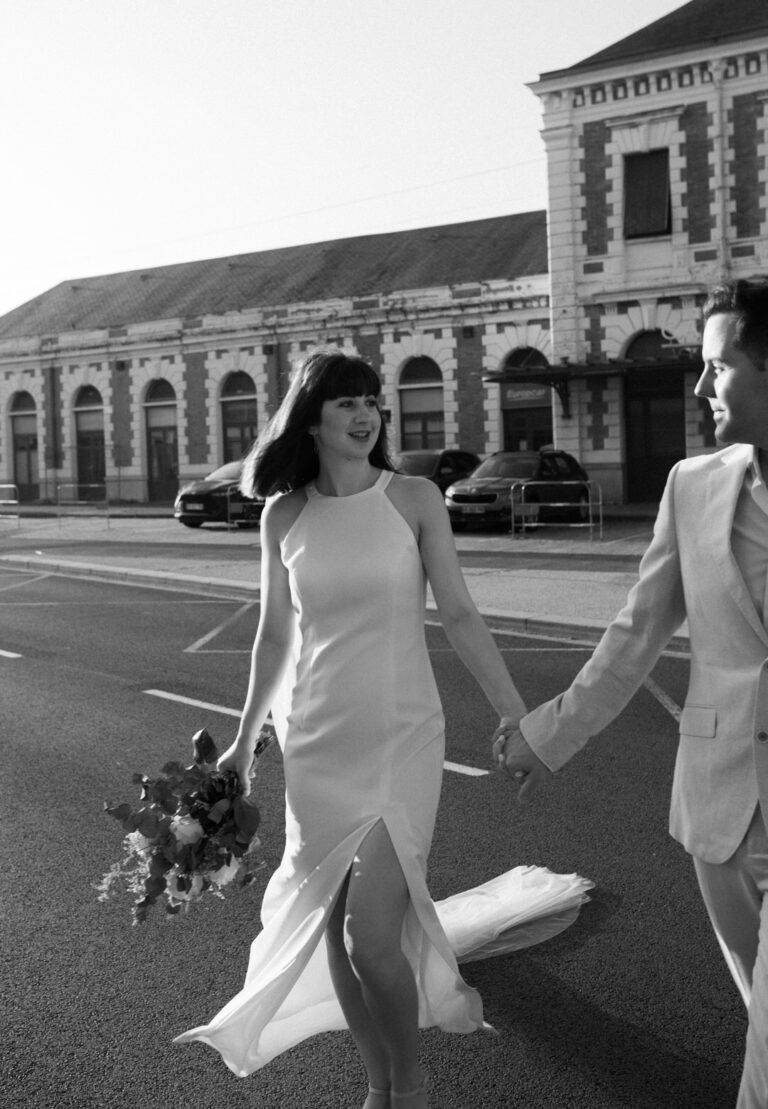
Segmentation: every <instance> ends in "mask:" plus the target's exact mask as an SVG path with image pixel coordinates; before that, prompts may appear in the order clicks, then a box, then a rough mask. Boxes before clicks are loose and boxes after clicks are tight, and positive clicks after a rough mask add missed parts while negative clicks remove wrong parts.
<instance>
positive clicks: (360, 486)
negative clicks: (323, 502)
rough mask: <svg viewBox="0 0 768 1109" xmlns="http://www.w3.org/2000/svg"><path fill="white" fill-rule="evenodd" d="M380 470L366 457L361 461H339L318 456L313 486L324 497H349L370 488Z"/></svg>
mask: <svg viewBox="0 0 768 1109" xmlns="http://www.w3.org/2000/svg"><path fill="white" fill-rule="evenodd" d="M379 473H380V471H379V470H377V469H376V467H375V466H372V465H371V463H370V462H369V461H368V459H367V458H366V459H365V460H363V461H360V462H358V461H354V462H353V461H349V462H341V461H336V460H335V459H334V460H331V461H327V460H324V459H323V458H322V457H321V458H320V469H319V471H318V475H317V477H316V478H315V487H316V489H317V491H318V493H322V494H323V496H324V497H351V496H354V494H355V493H362V492H363V491H364V490H366V489H370V488H371V486H372V485H374V484H375V483H376V481H377V479H378V477H379Z"/></svg>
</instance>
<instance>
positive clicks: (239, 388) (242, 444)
mask: <svg viewBox="0 0 768 1109" xmlns="http://www.w3.org/2000/svg"><path fill="white" fill-rule="evenodd" d="M221 428H222V436H223V442H224V458H223V461H224V462H237V461H239V460H240V459H241V458H242V457H243V455H244V454H246V453H247V451H248V450H249V449H250V447H251V445H252V444H253V442H254V440H255V439H256V436H257V434H258V413H257V410H256V386H255V384H254V382H253V378H252V377H250V376H249V375H248V374H247V373H244V372H243V371H242V370H237V371H236V372H235V373H231V374H229V376H228V377H227V378H226V379H225V381H224V386H223V388H222V390H221Z"/></svg>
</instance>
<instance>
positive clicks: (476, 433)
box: [0, 0, 768, 503]
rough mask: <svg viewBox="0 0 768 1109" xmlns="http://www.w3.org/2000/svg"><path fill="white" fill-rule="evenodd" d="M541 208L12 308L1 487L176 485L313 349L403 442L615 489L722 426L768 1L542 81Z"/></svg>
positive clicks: (760, 150) (0, 353) (711, 0)
mask: <svg viewBox="0 0 768 1109" xmlns="http://www.w3.org/2000/svg"><path fill="white" fill-rule="evenodd" d="M531 88H532V90H533V92H534V93H535V94H536V95H537V96H538V97H539V98H540V100H541V103H542V108H543V132H542V134H543V139H544V144H545V148H546V154H547V160H548V206H547V212H546V213H545V212H544V211H541V212H532V213H523V214H520V215H513V216H506V217H498V218H496V219H489V220H478V221H473V222H471V223H464V224H457V225H449V226H445V227H433V228H424V229H420V230H417V231H405V232H397V233H392V234H384V235H370V236H360V237H357V238H353V239H345V240H335V241H333V242H328V243H315V244H307V245H304V246H298V247H289V248H284V249H282V250H272V251H265V252H260V253H256V254H245V255H238V256H235V257H232V258H220V259H211V260H208V261H203V262H192V263H184V264H182V265H177V266H167V267H159V268H153V269H148V270H145V271H132V272H130V273H125V274H113V275H101V276H99V277H95V278H88V279H85V280H82V281H77V282H64V283H63V284H62V285H59V286H57V287H56V288H54V289H52V290H49V291H48V292H46V293H43V294H42V295H41V296H40V297H38V298H36V299H35V300H33V301H31V302H29V303H28V304H26V305H21V306H20V307H19V308H17V309H15V310H14V311H13V312H10V313H8V314H7V315H6V316H4V317H3V318H2V319H0V499H2V498H3V487H4V486H5V487H6V489H5V492H6V493H8V492H9V488H8V487H10V490H11V491H13V490H15V491H16V493H17V494H18V496H19V497H20V499H21V500H28V501H32V500H36V499H39V500H46V501H55V500H56V499H61V500H63V501H67V500H88V499H103V498H104V497H105V496H108V497H110V498H112V499H115V500H121V501H138V502H144V501H150V502H158V503H167V502H169V501H171V500H172V499H173V497H174V495H175V493H176V491H177V489H178V487H179V485H180V484H183V483H184V482H185V481H187V480H191V479H194V478H198V477H202V476H204V475H205V474H206V473H208V472H210V471H211V470H212V469H214V468H215V467H216V466H218V465H220V464H221V463H223V462H227V461H231V460H235V459H237V458H240V457H241V456H242V454H243V453H244V452H245V451H246V450H247V449H248V447H249V446H250V444H251V442H252V441H253V440H254V438H255V437H256V436H257V435H258V433H259V431H260V430H261V429H262V428H263V427H264V425H265V424H266V422H267V420H268V419H269V417H270V416H271V415H272V413H273V412H274V411H275V409H276V407H277V405H278V404H279V402H280V399H281V397H282V396H283V395H284V392H285V388H286V384H287V380H288V375H289V372H290V368H291V365H292V363H293V362H294V361H295V359H296V358H298V357H300V356H301V355H302V354H303V353H305V352H306V351H307V350H309V349H311V348H313V347H316V346H335V347H339V348H342V349H346V350H349V351H351V352H354V353H357V354H360V355H362V356H363V357H365V358H367V359H369V360H370V361H371V363H372V364H373V366H374V367H375V368H376V369H377V371H378V372H379V374H380V376H381V379H382V388H383V404H384V408H385V411H386V414H387V417H388V419H389V421H390V427H391V438H392V443H393V446H394V448H395V450H400V449H414V448H419V447H443V446H446V447H460V448H463V449H466V450H471V451H474V452H476V453H479V454H487V453H490V452H492V451H495V450H499V449H513V450H514V449H522V448H538V447H540V446H543V445H545V444H547V443H552V442H554V443H555V444H556V445H557V446H559V447H561V448H563V449H565V450H568V451H570V452H571V453H572V454H574V455H575V456H576V457H577V458H579V460H580V461H581V462H582V463H583V464H584V466H585V467H586V469H587V470H588V472H589V474H590V477H591V478H592V479H593V481H594V482H596V483H597V484H598V485H599V486H600V487H601V489H602V495H603V499H604V500H605V501H607V502H627V501H630V502H632V501H634V502H639V501H654V500H656V499H658V497H659V495H660V493H661V490H662V488H663V484H664V480H665V478H666V474H667V472H668V470H669V467H670V466H671V465H672V464H673V463H674V462H675V461H677V460H678V459H680V458H683V457H685V456H686V455H692V454H697V453H700V452H702V451H706V450H710V449H712V448H713V446H714V438H713V433H712V426H711V419H710V416H709V411H708V405H702V404H701V403H700V402H699V401H697V399H696V398H695V397H694V395H693V386H694V384H695V381H696V378H697V376H698V373H699V372H700V312H701V305H702V303H703V300H704V298H705V296H706V291H707V289H708V288H709V287H710V286H711V285H712V284H713V283H715V282H717V281H718V280H721V279H723V278H724V277H739V276H745V277H748V276H752V275H754V274H757V273H761V272H766V271H767V270H768V240H767V238H766V231H768V228H767V227H766V221H767V220H768V215H767V213H766V186H767V184H768V159H767V157H766V155H768V116H767V115H766V101H767V100H768V6H767V5H766V4H765V0H731V2H730V3H729V4H728V6H727V11H726V6H725V5H724V4H723V3H722V0H692V2H691V3H688V4H686V5H684V6H683V7H682V8H680V9H679V10H678V11H676V12H673V13H672V14H671V15H669V16H666V17H664V18H663V19H661V20H658V21H657V22H656V23H654V24H651V25H650V26H649V27H647V28H645V29H644V30H642V31H639V32H637V33H636V34H635V35H632V36H630V37H629V38H627V39H624V40H622V41H621V42H620V43H617V44H615V45H614V46H612V47H609V48H608V49H607V50H604V51H602V52H601V53H600V54H596V55H594V56H593V57H591V58H588V59H586V60H585V61H583V62H581V63H579V64H577V65H575V66H573V67H571V68H569V69H566V70H561V71H557V72H554V73H547V74H544V75H543V76H542V77H541V78H540V80H539V81H537V82H535V83H534V84H533V85H532V86H531Z"/></svg>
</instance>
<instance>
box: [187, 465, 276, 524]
mask: <svg viewBox="0 0 768 1109" xmlns="http://www.w3.org/2000/svg"><path fill="white" fill-rule="evenodd" d="M241 469H242V463H240V462H226V463H225V464H224V465H223V466H219V468H218V469H217V470H213V472H212V473H210V474H208V476H207V477H204V478H203V479H202V480H201V481H191V482H190V483H189V484H188V485H185V486H183V488H181V489H180V490H179V493H178V496H177V497H176V501H175V503H174V506H173V515H174V517H175V519H177V520H178V521H179V522H180V523H182V524H184V525H185V527H188V528H199V527H200V526H201V524H227V523H232V524H237V525H238V526H239V527H249V526H255V525H256V524H258V522H259V520H260V519H261V511H262V509H263V507H264V500H263V499H262V498H261V497H255V498H251V497H245V496H243V494H242V493H241V492H240V484H239V483H240V471H241Z"/></svg>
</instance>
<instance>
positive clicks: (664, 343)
mask: <svg viewBox="0 0 768 1109" xmlns="http://www.w3.org/2000/svg"><path fill="white" fill-rule="evenodd" d="M624 357H625V358H626V359H627V360H628V361H630V362H680V361H684V360H686V359H689V358H690V348H689V347H681V346H678V344H677V343H676V342H673V340H672V338H671V337H669V336H665V335H664V332H663V331H659V330H658V329H657V330H655V331H641V332H640V334H639V335H636V336H635V338H634V339H633V340H632V342H631V343H630V344H629V346H628V347H627V353H626V354H625V355H624Z"/></svg>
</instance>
